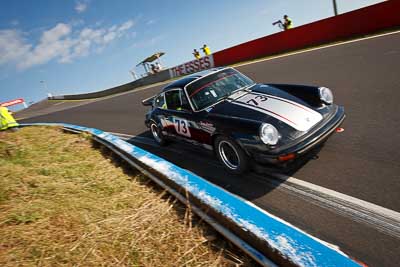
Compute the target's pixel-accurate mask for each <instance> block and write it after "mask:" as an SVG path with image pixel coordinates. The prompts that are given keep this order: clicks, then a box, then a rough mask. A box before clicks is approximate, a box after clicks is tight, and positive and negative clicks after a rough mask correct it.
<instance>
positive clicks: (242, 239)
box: [21, 123, 362, 266]
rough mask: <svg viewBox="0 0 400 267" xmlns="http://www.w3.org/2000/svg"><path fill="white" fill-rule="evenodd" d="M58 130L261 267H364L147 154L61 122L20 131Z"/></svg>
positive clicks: (102, 134)
mask: <svg viewBox="0 0 400 267" xmlns="http://www.w3.org/2000/svg"><path fill="white" fill-rule="evenodd" d="M35 125H37V126H62V127H63V128H64V129H66V130H68V131H71V132H87V133H90V134H91V135H92V136H93V139H94V140H95V141H97V142H99V143H101V144H103V145H104V146H106V147H108V148H109V149H111V150H112V151H114V152H115V153H116V154H117V155H119V156H120V157H122V158H123V159H124V160H126V161H127V162H128V163H129V164H130V165H132V166H133V167H134V168H136V169H138V170H139V171H141V172H142V173H144V174H145V175H146V176H148V177H149V178H150V179H152V180H153V181H155V182H156V183H157V184H159V185H160V186H162V187H163V188H165V189H166V190H167V191H169V193H171V194H172V195H173V196H175V197H176V198H177V199H178V200H180V201H181V202H182V203H184V204H185V205H188V204H189V205H190V206H191V209H192V211H193V212H195V213H196V214H197V215H198V216H200V217H201V218H202V219H204V220H205V221H206V222H207V223H209V224H210V225H211V226H212V227H213V228H215V229H216V230H217V231H218V232H220V233H221V234H222V235H223V236H225V237H226V238H227V239H228V240H230V241H231V242H232V243H234V244H235V245H236V246H238V247H239V248H240V249H242V250H243V251H244V252H246V253H247V254H248V255H250V256H251V257H252V258H253V259H254V260H255V261H257V262H258V263H259V264H261V265H262V266H276V264H278V265H285V266H362V265H360V264H359V263H357V262H356V261H354V260H353V259H351V258H350V257H348V256H347V255H346V254H344V253H343V252H341V251H340V250H339V249H338V248H337V247H335V246H333V245H331V244H328V243H326V242H323V241H321V240H319V239H317V238H315V237H313V236H311V235H309V234H307V233H305V232H303V231H301V230H300V229H298V228H296V227H294V226H292V225H290V224H289V223H287V222H285V221H283V220H282V219H280V218H278V217H276V216H274V215H272V214H270V213H268V212H266V211H265V210H262V209H260V208H258V207H257V206H255V205H254V204H253V203H251V202H249V201H247V200H245V199H242V198H240V197H238V196H236V195H234V194H232V193H230V192H228V191H226V190H224V189H223V188H221V187H219V186H216V185H214V184H212V183H210V182H208V181H207V180H205V179H203V178H201V177H199V176H197V175H195V174H193V173H191V172H190V171H187V170H185V169H182V168H180V167H178V166H176V165H174V164H172V163H170V162H168V161H166V160H164V159H162V158H160V157H158V156H156V155H154V154H151V153H150V152H147V151H145V150H143V149H141V148H139V147H137V146H134V145H132V144H130V143H127V142H125V141H123V140H121V139H120V138H118V137H116V136H114V135H112V134H109V133H106V132H103V131H101V130H98V129H94V128H88V127H82V126H76V125H71V124H64V123H33V124H22V125H21V126H35Z"/></svg>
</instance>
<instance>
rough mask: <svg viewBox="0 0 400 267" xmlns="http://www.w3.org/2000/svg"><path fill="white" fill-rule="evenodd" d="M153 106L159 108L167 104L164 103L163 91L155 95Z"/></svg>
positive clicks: (165, 106) (163, 107)
mask: <svg viewBox="0 0 400 267" xmlns="http://www.w3.org/2000/svg"><path fill="white" fill-rule="evenodd" d="M154 107H156V108H161V109H166V108H167V105H166V104H165V97H164V93H162V94H160V95H159V96H157V97H156V99H155V100H154Z"/></svg>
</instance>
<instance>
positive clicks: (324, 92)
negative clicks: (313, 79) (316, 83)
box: [318, 87, 333, 105]
mask: <svg viewBox="0 0 400 267" xmlns="http://www.w3.org/2000/svg"><path fill="white" fill-rule="evenodd" d="M318 91H319V98H320V99H321V101H322V102H324V103H325V104H329V105H330V104H332V103H333V94H332V91H331V90H330V89H329V88H326V87H319V88H318Z"/></svg>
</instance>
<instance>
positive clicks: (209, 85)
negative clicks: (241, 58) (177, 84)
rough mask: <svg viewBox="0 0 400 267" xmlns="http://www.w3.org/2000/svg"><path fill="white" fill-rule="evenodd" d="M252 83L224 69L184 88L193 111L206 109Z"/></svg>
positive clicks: (235, 72)
mask: <svg viewBox="0 0 400 267" xmlns="http://www.w3.org/2000/svg"><path fill="white" fill-rule="evenodd" d="M253 84H254V82H253V81H252V80H250V79H249V78H247V77H246V76H244V75H243V74H241V73H240V72H238V71H236V70H234V69H224V70H221V71H219V72H216V73H213V74H211V75H208V76H205V77H203V78H200V79H199V80H196V81H195V82H193V83H191V84H189V85H188V86H186V92H187V94H188V96H189V99H190V101H191V103H192V104H193V107H194V109H195V110H202V109H204V108H207V107H209V106H211V105H213V104H215V103H217V102H218V101H220V100H221V99H224V98H226V97H228V96H230V95H231V94H232V93H233V92H235V91H238V90H240V89H244V88H246V87H248V86H250V85H253Z"/></svg>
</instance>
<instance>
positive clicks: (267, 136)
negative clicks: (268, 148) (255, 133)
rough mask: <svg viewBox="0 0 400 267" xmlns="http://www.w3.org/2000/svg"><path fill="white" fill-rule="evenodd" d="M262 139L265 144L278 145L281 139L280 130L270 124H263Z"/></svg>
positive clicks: (261, 129)
mask: <svg viewBox="0 0 400 267" xmlns="http://www.w3.org/2000/svg"><path fill="white" fill-rule="evenodd" d="M260 138H261V141H263V142H264V144H267V145H276V144H277V143H278V140H279V138H280V136H279V132H278V130H277V129H276V128H275V127H274V126H273V125H271V124H269V123H263V124H262V125H261V127H260Z"/></svg>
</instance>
